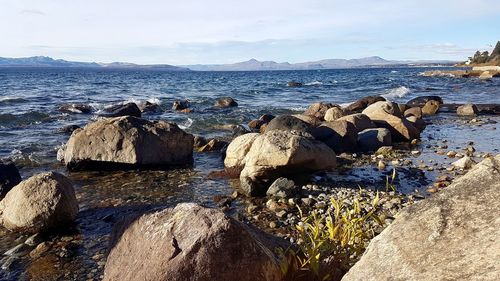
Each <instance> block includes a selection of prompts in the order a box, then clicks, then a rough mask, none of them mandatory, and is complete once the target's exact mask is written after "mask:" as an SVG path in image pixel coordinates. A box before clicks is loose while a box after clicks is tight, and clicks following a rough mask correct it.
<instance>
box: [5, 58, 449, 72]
mask: <svg viewBox="0 0 500 281" xmlns="http://www.w3.org/2000/svg"><path fill="white" fill-rule="evenodd" d="M456 63H457V62H456V61H431V60H429V61H395V60H385V59H383V58H381V57H376V56H374V57H366V58H360V59H326V60H319V61H311V62H301V63H288V62H281V63H278V62H274V61H258V60H256V59H251V60H248V61H244V62H238V63H232V64H196V65H181V66H173V65H169V64H151V65H139V64H133V63H124V62H113V63H95V62H74V61H66V60H61V59H57V60H56V59H53V58H50V57H42V56H37V57H29V58H2V57H0V67H80V68H82V67H83V68H108V69H150V70H162V71H189V70H194V71H265V70H316V69H339V68H361V67H395V66H400V67H409V66H437V65H445V66H452V65H454V64H456Z"/></svg>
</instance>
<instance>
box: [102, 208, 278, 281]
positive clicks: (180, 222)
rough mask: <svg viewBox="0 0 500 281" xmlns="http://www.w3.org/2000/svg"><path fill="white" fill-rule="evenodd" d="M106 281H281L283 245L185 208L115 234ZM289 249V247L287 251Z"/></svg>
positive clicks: (220, 216) (211, 212) (213, 214)
mask: <svg viewBox="0 0 500 281" xmlns="http://www.w3.org/2000/svg"><path fill="white" fill-rule="evenodd" d="M112 241H113V244H112V245H111V247H110V248H111V250H110V253H109V256H108V259H107V262H106V266H105V270H104V280H105V281H115V280H116V281H121V280H170V281H184V280H192V281H209V280H218V281H234V280H240V281H254V280H263V281H279V280H282V278H283V276H282V273H281V270H280V266H279V261H278V259H277V257H276V256H275V254H274V251H275V248H277V247H278V246H279V247H283V245H286V244H285V243H284V242H282V241H281V240H279V241H278V240H277V239H276V238H273V237H270V236H269V235H267V234H265V233H263V232H261V231H259V230H257V229H255V228H253V227H251V226H249V225H246V224H244V223H241V222H239V221H236V220H234V219H233V218H231V217H229V216H226V215H225V214H224V213H222V212H221V211H219V210H216V209H209V208H203V207H200V206H198V205H196V204H194V203H183V204H179V205H177V206H176V207H175V208H173V209H166V210H163V211H159V212H156V213H152V214H146V215H142V216H141V217H139V218H136V219H134V220H133V221H130V223H129V224H128V226H126V228H125V226H119V227H117V228H115V230H114V232H113V237H112ZM284 247H286V246H284Z"/></svg>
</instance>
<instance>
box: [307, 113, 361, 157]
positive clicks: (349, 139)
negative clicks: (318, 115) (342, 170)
mask: <svg viewBox="0 0 500 281" xmlns="http://www.w3.org/2000/svg"><path fill="white" fill-rule="evenodd" d="M312 134H313V136H314V137H315V138H316V139H317V140H320V141H322V142H324V143H325V144H326V145H328V146H329V147H330V148H331V149H333V150H334V151H335V152H336V153H342V152H346V151H354V150H355V149H356V144H357V138H358V130H357V129H356V127H355V126H354V125H353V124H352V123H350V122H347V121H346V120H336V121H331V122H324V123H323V124H322V125H321V126H319V127H317V128H315V129H314V130H313V131H312Z"/></svg>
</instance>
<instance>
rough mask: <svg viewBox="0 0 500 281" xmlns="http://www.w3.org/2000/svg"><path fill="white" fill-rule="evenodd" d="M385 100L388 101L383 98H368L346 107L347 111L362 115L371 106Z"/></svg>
mask: <svg viewBox="0 0 500 281" xmlns="http://www.w3.org/2000/svg"><path fill="white" fill-rule="evenodd" d="M385 100H386V99H385V98H383V97H381V96H367V97H364V98H361V99H359V100H357V101H355V102H353V103H352V104H350V105H349V106H347V107H346V110H348V111H350V112H353V113H361V112H362V111H363V110H364V109H365V108H367V107H368V106H369V105H371V104H374V103H376V102H379V101H385Z"/></svg>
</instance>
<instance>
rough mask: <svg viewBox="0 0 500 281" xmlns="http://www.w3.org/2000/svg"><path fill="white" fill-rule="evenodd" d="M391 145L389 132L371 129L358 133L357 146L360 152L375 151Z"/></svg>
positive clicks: (382, 129) (383, 129) (381, 129)
mask: <svg viewBox="0 0 500 281" xmlns="http://www.w3.org/2000/svg"><path fill="white" fill-rule="evenodd" d="M391 145H392V138H391V132H390V131H389V130H388V129H385V128H373V129H366V130H363V131H361V132H359V133H358V146H359V149H360V150H361V151H377V149H379V148H381V147H383V146H391Z"/></svg>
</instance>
